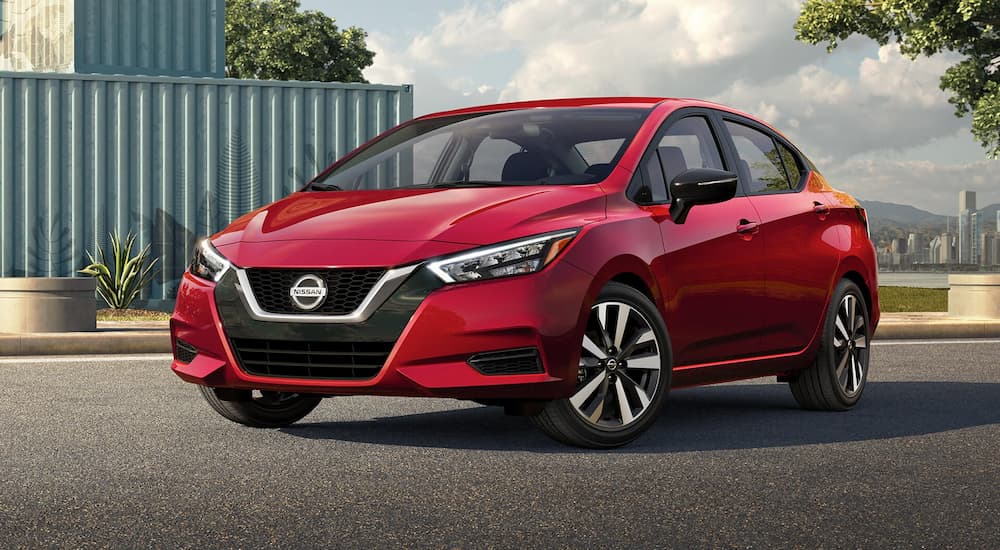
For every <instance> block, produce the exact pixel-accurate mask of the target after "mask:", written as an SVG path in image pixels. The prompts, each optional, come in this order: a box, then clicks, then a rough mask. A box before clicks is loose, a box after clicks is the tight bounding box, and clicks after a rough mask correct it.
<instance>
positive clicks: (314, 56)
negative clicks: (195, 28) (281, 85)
mask: <svg viewBox="0 0 1000 550" xmlns="http://www.w3.org/2000/svg"><path fill="white" fill-rule="evenodd" d="M299 8H300V3H299V0H226V76H229V77H231V78H250V79H260V80H318V81H321V82H366V81H365V79H364V77H363V76H362V75H361V71H362V70H363V69H365V68H366V67H369V66H371V64H372V60H373V59H374V57H375V53H374V52H372V51H371V50H369V49H368V47H367V45H366V43H365V39H366V37H367V36H368V34H367V33H366V32H365V31H364V30H362V29H360V28H358V27H349V28H347V29H344V30H340V29H339V28H338V27H337V25H336V23H335V21H334V20H333V19H331V18H330V17H327V16H326V15H325V14H323V13H322V12H319V11H300V10H299Z"/></svg>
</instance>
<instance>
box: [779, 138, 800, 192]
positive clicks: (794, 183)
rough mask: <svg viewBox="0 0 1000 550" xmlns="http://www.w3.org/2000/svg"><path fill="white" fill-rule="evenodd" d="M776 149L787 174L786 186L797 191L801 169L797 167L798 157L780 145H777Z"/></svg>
mask: <svg viewBox="0 0 1000 550" xmlns="http://www.w3.org/2000/svg"><path fill="white" fill-rule="evenodd" d="M778 149H779V150H780V151H781V161H782V163H784V165H785V172H788V185H790V186H791V187H792V189H798V188H799V183H800V181H801V180H802V168H801V167H799V160H798V157H796V156H795V153H793V152H792V151H791V149H789V148H788V147H785V145H784V144H782V143H779V144H778Z"/></svg>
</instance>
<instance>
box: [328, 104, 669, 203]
mask: <svg viewBox="0 0 1000 550" xmlns="http://www.w3.org/2000/svg"><path fill="white" fill-rule="evenodd" d="M648 114H649V109H636V108H597V107H593V108H591V107H588V108H543V109H523V110H516V111H506V112H499V113H471V114H463V115H455V116H450V117H440V118H431V119H426V120H417V121H414V122H413V123H411V124H409V125H407V126H405V127H403V128H400V129H398V130H397V131H394V132H392V133H389V134H387V135H384V136H382V137H381V138H380V139H377V140H374V141H373V142H372V143H370V144H369V145H367V146H365V147H364V148H363V149H361V150H360V151H358V152H357V153H356V154H354V155H353V156H352V157H351V158H349V159H347V160H345V161H343V162H341V163H338V165H337V166H336V168H335V169H332V170H330V171H329V173H327V174H325V175H324V176H323V177H322V178H320V179H318V180H317V181H321V182H324V183H327V184H333V185H335V186H337V187H339V188H341V189H382V188H386V187H409V186H414V185H438V184H448V185H453V184H463V183H469V184H483V183H486V184H497V185H519V184H520V185H524V184H549V185H557V184H589V183H596V182H598V181H601V180H602V179H604V178H605V177H606V176H607V174H608V173H610V172H611V170H612V169H613V168H614V165H615V163H617V162H618V159H619V158H620V157H621V154H622V152H623V151H624V150H625V149H626V148H627V147H628V144H629V143H630V142H631V140H632V138H633V136H634V135H635V133H636V132H637V131H638V129H639V127H640V126H641V125H642V123H643V121H644V120H645V119H646V116H647V115H648ZM591 143H593V144H594V146H593V147H590V146H588V147H584V149H588V148H589V149H590V152H591V153H592V154H594V155H598V154H600V156H601V158H600V159H599V160H602V161H603V162H599V163H597V164H596V165H595V164H594V163H590V164H588V162H587V161H586V157H582V156H581V155H580V154H577V152H575V151H580V148H579V147H578V145H579V144H591ZM609 152H610V153H609ZM609 154H610V156H609ZM593 158H595V160H596V159H597V157H593Z"/></svg>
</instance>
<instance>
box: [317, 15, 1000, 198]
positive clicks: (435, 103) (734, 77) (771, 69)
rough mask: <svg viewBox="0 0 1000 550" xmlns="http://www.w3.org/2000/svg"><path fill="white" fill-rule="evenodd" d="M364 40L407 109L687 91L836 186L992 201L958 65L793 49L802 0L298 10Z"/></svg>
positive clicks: (850, 49) (375, 76)
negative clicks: (953, 81)
mask: <svg viewBox="0 0 1000 550" xmlns="http://www.w3.org/2000/svg"><path fill="white" fill-rule="evenodd" d="M302 4H303V7H304V8H307V9H319V10H322V11H324V12H326V13H327V14H328V15H330V16H331V17H333V18H335V19H336V20H337V22H338V24H339V25H341V26H342V27H346V26H351V25H355V26H359V27H362V28H364V29H365V30H366V31H368V33H369V40H368V43H369V47H370V48H371V49H373V50H374V51H375V52H376V53H377V55H376V58H375V64H374V66H372V67H371V68H369V69H368V70H367V71H366V72H365V76H366V77H367V78H368V80H369V81H371V82H378V83H389V84H401V83H407V84H413V85H414V93H415V100H414V101H415V109H416V113H417V114H418V115H419V114H424V113H429V112H434V111H439V110H444V109H451V108H455V107H460V106H465V105H475V104H481V103H494V102H498V101H514V100H522V99H534V98H550V97H566V96H604V95H642V96H646V95H649V96H666V97H698V98H704V99H710V100H713V101H718V102H721V103H724V104H727V105H731V106H733V107H736V108H738V109H742V110H745V111H747V112H750V113H753V114H756V115H758V116H760V117H762V118H764V119H765V120H767V121H769V122H771V123H772V124H774V125H775V126H776V127H777V128H778V129H780V130H781V131H782V132H784V133H785V134H786V135H788V136H789V137H790V138H791V139H792V140H793V141H794V142H795V143H796V144H797V145H798V146H799V147H800V148H801V149H802V150H803V151H804V152H805V153H806V155H808V156H809V157H810V158H811V159H812V160H813V162H815V163H816V164H817V166H818V167H819V169H820V170H821V171H822V172H823V173H824V174H825V175H826V176H827V178H828V179H829V180H830V181H831V182H832V183H833V185H834V186H835V187H838V188H841V189H843V190H846V191H849V192H851V193H853V194H854V195H855V196H857V197H859V198H862V199H867V200H882V201H889V202H897V203H903V204H912V205H914V206H917V207H919V208H923V209H925V210H930V211H932V212H936V213H939V214H950V215H955V214H956V211H957V209H958V192H959V191H960V190H962V189H969V190H973V191H977V192H978V195H979V196H978V202H979V205H980V207H982V206H986V205H988V204H991V203H1000V161H991V160H986V156H985V153H984V150H983V149H982V148H980V147H979V146H978V144H977V143H976V142H975V141H974V140H973V139H972V137H971V135H970V134H969V119H968V118H966V119H958V118H955V116H954V115H953V109H952V107H951V105H950V104H949V103H948V102H947V97H948V96H947V94H945V93H944V92H942V91H941V90H940V89H938V79H939V76H940V75H941V73H942V72H943V71H944V69H946V68H947V67H948V66H949V65H951V64H952V63H953V62H954V61H955V59H956V58H955V57H954V56H950V55H940V56H937V57H934V58H930V59H927V58H922V59H918V60H916V61H911V60H909V59H907V58H905V57H902V56H901V55H900V54H899V51H898V49H897V48H896V47H894V46H891V45H890V46H886V47H882V48H879V47H878V45H877V44H875V43H873V42H871V41H868V40H863V39H852V40H849V41H848V42H847V43H845V44H843V45H841V47H840V48H839V49H838V50H837V51H835V52H834V53H833V54H828V53H826V49H825V48H824V47H821V46H807V45H805V44H801V43H799V42H796V41H795V38H794V31H793V30H792V25H793V24H794V22H795V19H796V16H797V14H798V12H799V7H800V5H801V2H800V1H799V0H755V1H752V2H751V1H747V0H699V1H698V2H689V1H687V0H507V1H491V0H480V1H473V0H421V1H420V2H413V1H412V0H370V1H367V2H344V1H337V0H303V2H302Z"/></svg>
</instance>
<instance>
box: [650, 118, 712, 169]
mask: <svg viewBox="0 0 1000 550" xmlns="http://www.w3.org/2000/svg"><path fill="white" fill-rule="evenodd" d="M667 148H669V149H667ZM659 150H660V152H661V153H663V154H662V155H661V156H662V157H664V159H663V160H664V161H665V162H666V164H664V168H665V171H666V173H667V174H668V175H669V176H670V177H669V178H667V179H673V178H674V176H676V175H677V174H680V173H681V172H683V171H684V170H687V169H689V168H715V169H717V170H724V169H725V167H724V166H723V165H722V156H721V155H720V154H719V145H718V143H717V142H716V140H715V136H714V135H713V134H712V129H711V128H710V127H709V125H708V121H707V120H706V119H705V118H704V117H700V116H692V117H687V118H685V119H681V120H679V121H677V122H676V123H674V124H673V125H672V126H670V129H669V130H667V133H666V134H664V136H663V138H662V139H661V140H660V144H659ZM671 161H672V162H671Z"/></svg>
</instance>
